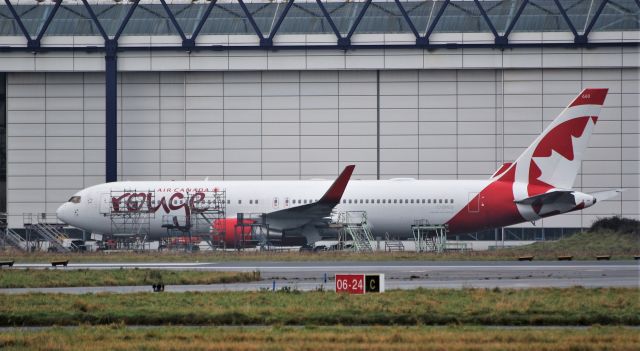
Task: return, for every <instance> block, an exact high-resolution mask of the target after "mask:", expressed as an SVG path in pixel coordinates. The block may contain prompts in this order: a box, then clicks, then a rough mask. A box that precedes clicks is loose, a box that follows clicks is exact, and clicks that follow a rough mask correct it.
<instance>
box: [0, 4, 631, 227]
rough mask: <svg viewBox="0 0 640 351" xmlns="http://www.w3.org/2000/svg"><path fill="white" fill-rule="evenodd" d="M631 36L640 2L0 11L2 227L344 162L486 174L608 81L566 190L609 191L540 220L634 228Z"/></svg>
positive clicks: (428, 172)
mask: <svg viewBox="0 0 640 351" xmlns="http://www.w3.org/2000/svg"><path fill="white" fill-rule="evenodd" d="M639 28H640V2H639V1H638V0H567V1H564V0H528V1H527V0H505V1H494V0H490V1H478V0H476V1H468V0H467V1H448V0H444V1H432V0H420V1H413V0H396V1H392V0H351V1H344V0H328V1H326V0H324V1H323V0H317V1H313V0H271V1H265V0H244V1H243V0H218V1H215V0H213V1H204V0H200V1H197V0H193V1H191V0H189V1H178V0H161V1H144V0H141V1H127V0H82V1H80V0H7V1H4V2H3V3H1V4H0V119H1V121H2V133H4V134H5V136H3V138H0V140H2V141H3V142H4V141H5V140H6V144H5V145H3V147H2V152H3V155H2V156H3V162H2V174H1V175H0V176H1V177H2V178H4V179H2V181H5V180H6V194H3V195H4V196H3V197H4V198H3V199H2V201H0V206H4V207H5V208H3V209H0V210H4V211H6V212H8V213H9V215H10V221H9V223H10V226H20V225H21V223H22V213H25V212H30V213H37V212H55V209H56V208H57V207H58V206H59V204H60V203H61V202H64V201H66V200H67V199H68V198H69V197H70V196H71V195H72V194H73V193H74V192H76V191H77V190H79V189H81V188H85V187H88V186H91V185H94V184H97V183H102V182H104V181H114V180H139V179H163V180H169V179H175V180H183V179H204V178H205V177H209V178H210V179H308V178H333V177H335V176H336V175H337V174H338V173H339V171H340V170H341V169H342V167H344V166H345V165H346V164H351V163H354V164H356V165H357V167H356V171H355V176H354V177H355V178H360V179H376V178H378V179H388V178H394V177H413V178H419V179H471V178H484V177H489V176H490V175H491V174H492V173H493V172H494V171H495V170H496V169H497V168H498V167H499V166H500V165H501V164H502V163H503V162H509V161H512V160H513V159H514V158H515V157H516V156H517V155H519V154H520V153H521V152H522V151H523V149H524V148H525V147H526V146H528V145H529V144H530V142H531V141H532V140H533V139H534V138H535V137H536V136H537V135H538V134H539V133H540V132H541V131H542V129H543V128H544V126H545V125H546V123H547V122H548V121H550V120H551V119H553V118H554V117H555V116H556V115H557V114H558V113H559V112H560V111H561V110H562V109H563V108H564V107H565V106H566V105H567V104H568V103H569V101H570V100H571V99H572V98H573V97H574V96H575V95H576V94H577V93H578V92H579V91H580V90H581V89H582V88H584V87H606V88H609V89H610V92H609V96H608V97H607V100H606V102H605V106H604V108H603V110H602V114H601V118H600V121H599V123H598V125H597V126H596V130H595V134H594V135H593V137H592V139H591V143H590V147H589V149H588V153H587V155H586V157H585V159H584V161H583V162H582V168H581V173H580V174H579V176H578V179H577V181H576V184H575V188H576V189H579V190H580V191H584V192H590V191H596V190H605V189H614V188H626V189H627V190H626V191H625V192H624V194H623V195H622V196H621V197H618V198H616V199H614V200H612V201H607V202H604V203H601V204H598V205H596V206H594V207H591V208H589V209H586V210H584V211H581V212H577V213H574V214H568V215H563V216H558V217H552V218H549V219H545V220H544V221H541V223H542V226H543V227H544V228H545V230H547V231H548V232H553V231H556V232H557V231H562V230H564V229H567V228H579V227H586V226H589V225H590V223H591V222H592V221H593V220H594V219H595V218H596V217H599V216H609V215H622V216H626V217H633V218H637V219H638V218H640V215H639V213H640V210H639V203H640V189H639V182H640V180H639V179H640V176H639V168H640V167H639V158H640V157H639V149H640V146H639V145H640V141H639V140H640V135H639V124H640V109H639V100H640V92H639V90H640V88H639V87H640V81H639V79H640V69H639V66H640V53H639V43H640V29H639ZM520 227H521V228H529V229H526V231H527V232H528V233H534V235H538V233H539V231H540V230H541V229H540V224H538V227H531V226H530V225H522V226H520ZM530 227H531V228H533V229H531V228H530ZM516 230H517V229H516ZM522 231H525V229H522Z"/></svg>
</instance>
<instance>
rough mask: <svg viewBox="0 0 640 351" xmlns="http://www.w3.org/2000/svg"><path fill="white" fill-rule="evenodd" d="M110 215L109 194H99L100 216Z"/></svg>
mask: <svg viewBox="0 0 640 351" xmlns="http://www.w3.org/2000/svg"><path fill="white" fill-rule="evenodd" d="M109 213H111V194H109V193H102V194H100V214H109Z"/></svg>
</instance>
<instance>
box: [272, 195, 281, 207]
mask: <svg viewBox="0 0 640 351" xmlns="http://www.w3.org/2000/svg"><path fill="white" fill-rule="evenodd" d="M278 206H280V201H278V198H277V197H274V198H273V208H278Z"/></svg>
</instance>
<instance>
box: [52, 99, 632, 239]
mask: <svg viewBox="0 0 640 351" xmlns="http://www.w3.org/2000/svg"><path fill="white" fill-rule="evenodd" d="M607 91H608V89H585V90H583V91H582V92H581V93H580V94H579V95H578V96H577V97H576V98H575V99H574V100H573V101H572V102H571V103H570V104H569V106H568V107H567V108H566V109H564V110H563V111H562V112H561V113H560V115H559V116H558V117H557V118H556V119H555V120H554V121H553V122H551V124H550V125H549V126H547V128H546V129H545V130H544V131H543V132H542V134H540V135H539V136H538V137H537V138H536V139H535V140H534V141H533V143H532V144H531V145H530V146H529V147H528V148H527V149H526V150H525V151H524V152H523V153H522V154H521V155H520V156H519V157H518V159H517V160H516V161H515V162H513V163H506V164H504V165H503V166H502V167H501V168H500V169H499V170H498V171H496V172H495V173H494V174H493V175H492V176H491V177H490V178H489V179H481V180H414V179H390V180H352V181H350V177H351V174H352V173H353V170H354V168H355V166H353V165H351V166H347V167H346V168H345V169H344V170H343V171H342V173H341V174H340V175H339V176H338V178H337V179H336V180H335V181H334V182H333V183H331V182H328V181H317V180H309V181H304V180H301V181H289V180H287V181H284V180H283V181H206V180H205V181H142V182H128V181H123V182H114V183H105V184H100V185H95V186H92V187H89V188H87V189H84V190H81V191H79V192H78V193H76V194H75V195H74V196H73V197H71V198H70V199H69V201H68V202H66V203H64V204H63V205H62V206H60V208H59V209H58V211H57V215H58V218H59V219H60V220H62V221H64V222H66V223H68V224H70V225H72V226H75V227H78V228H81V229H85V230H87V231H90V232H93V233H101V234H122V233H115V232H114V229H113V225H112V219H111V218H112V216H111V215H112V214H113V213H114V212H115V213H122V212H125V213H126V212H135V211H138V210H140V209H143V210H144V211H148V212H151V213H153V214H157V215H154V216H153V217H152V218H151V223H150V235H151V236H152V237H153V236H155V237H159V236H162V235H166V228H164V227H163V226H162V223H163V222H162V218H163V217H165V218H166V216H170V217H173V216H175V217H174V218H178V217H180V218H187V220H188V218H189V217H190V216H191V215H193V214H194V213H198V212H199V211H200V212H201V211H206V209H207V207H208V206H210V204H211V203H212V196H215V194H216V193H217V192H220V191H221V190H225V191H226V199H225V202H226V219H218V220H217V223H215V225H214V226H215V227H218V228H222V230H224V229H225V228H227V229H226V233H225V235H226V237H225V239H226V240H228V241H231V240H233V238H234V235H235V233H234V232H233V230H232V229H229V228H233V227H234V225H235V224H236V222H237V213H265V214H266V223H267V224H268V226H269V228H270V231H271V233H274V232H276V233H280V235H283V236H285V235H286V236H287V237H291V236H303V237H305V238H306V239H307V242H308V243H313V242H315V241H317V240H318V239H319V238H320V231H321V230H323V228H326V227H327V225H328V223H329V220H330V217H331V215H332V213H334V212H343V211H366V213H367V217H368V223H369V225H370V226H371V229H372V231H373V232H374V233H375V234H382V233H385V232H389V233H391V234H392V235H400V236H410V235H411V234H410V233H411V225H412V224H413V223H414V221H415V220H427V221H428V222H429V223H430V224H446V225H448V233H449V234H458V233H465V232H474V231H479V230H484V229H488V228H495V227H502V226H508V225H512V224H516V223H522V222H527V221H535V220H537V219H540V218H544V217H549V216H554V215H558V214H562V213H567V212H571V211H576V210H581V209H584V208H587V207H589V206H593V205H594V204H595V203H596V201H599V200H604V199H608V198H611V197H613V196H615V195H617V194H618V193H619V190H608V191H602V192H598V193H593V194H586V193H582V192H578V191H575V190H572V186H573V183H574V180H575V178H576V175H577V173H578V169H579V167H580V162H581V160H582V157H583V154H584V152H585V149H586V148H587V144H588V141H589V137H590V136H591V134H592V132H593V128H594V127H595V125H596V123H597V121H598V115H599V113H600V108H601V107H602V104H603V103H604V100H605V98H606V96H607ZM220 221H223V222H224V223H220Z"/></svg>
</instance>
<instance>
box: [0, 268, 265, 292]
mask: <svg viewBox="0 0 640 351" xmlns="http://www.w3.org/2000/svg"><path fill="white" fill-rule="evenodd" d="M258 280H260V272H257V271H256V272H203V271H188V270H185V271H171V270H150V269H105V270H87V269H79V270H71V269H69V270H62V269H36V270H34V269H10V270H9V269H3V270H0V288H52V287H71V286H122V285H151V284H157V283H163V284H167V285H191V284H221V283H238V282H250V281H258Z"/></svg>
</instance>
